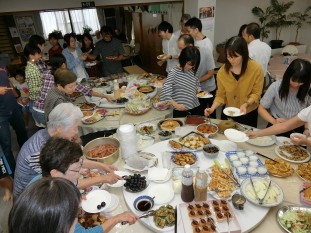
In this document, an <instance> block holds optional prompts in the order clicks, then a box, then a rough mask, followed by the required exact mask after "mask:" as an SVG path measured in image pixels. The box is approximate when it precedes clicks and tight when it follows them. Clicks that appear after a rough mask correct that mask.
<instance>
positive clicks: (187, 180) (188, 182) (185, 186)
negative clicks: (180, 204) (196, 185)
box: [181, 164, 194, 202]
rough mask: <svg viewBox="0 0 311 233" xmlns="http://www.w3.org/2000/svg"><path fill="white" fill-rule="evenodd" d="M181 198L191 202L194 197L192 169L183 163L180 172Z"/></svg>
mask: <svg viewBox="0 0 311 233" xmlns="http://www.w3.org/2000/svg"><path fill="white" fill-rule="evenodd" d="M181 199H182V200H183V201H184V202H191V201H193V199H194V190H193V171H192V170H191V169H190V165H189V164H186V165H185V168H184V170H183V172H182V187H181Z"/></svg>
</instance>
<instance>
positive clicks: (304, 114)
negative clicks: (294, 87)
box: [297, 105, 311, 127]
mask: <svg viewBox="0 0 311 233" xmlns="http://www.w3.org/2000/svg"><path fill="white" fill-rule="evenodd" d="M297 116H298V118H299V119H300V120H302V121H304V122H307V123H308V127H310V126H311V105H310V106H309V107H307V108H304V109H302V110H301V111H300V112H299V113H298V115H297Z"/></svg>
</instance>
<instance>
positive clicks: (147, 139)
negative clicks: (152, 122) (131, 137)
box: [137, 134, 155, 151]
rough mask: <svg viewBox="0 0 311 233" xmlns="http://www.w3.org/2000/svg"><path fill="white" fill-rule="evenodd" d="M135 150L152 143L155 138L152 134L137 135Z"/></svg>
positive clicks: (140, 149)
mask: <svg viewBox="0 0 311 233" xmlns="http://www.w3.org/2000/svg"><path fill="white" fill-rule="evenodd" d="M137 137H138V138H137V150H138V151H142V150H143V149H145V148H147V147H148V146H151V145H153V143H154V141H155V139H154V137H152V136H147V135H145V136H143V135H139V134H138V135H137Z"/></svg>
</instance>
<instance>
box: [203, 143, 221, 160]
mask: <svg viewBox="0 0 311 233" xmlns="http://www.w3.org/2000/svg"><path fill="white" fill-rule="evenodd" d="M219 151H220V149H219V147H218V146H216V145H215V144H206V145H204V147H203V154H204V155H205V156H206V157H208V158H215V157H217V155H218V154H219Z"/></svg>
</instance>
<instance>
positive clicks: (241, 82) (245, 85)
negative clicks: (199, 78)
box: [204, 36, 264, 127]
mask: <svg viewBox="0 0 311 233" xmlns="http://www.w3.org/2000/svg"><path fill="white" fill-rule="evenodd" d="M225 52H226V61H225V64H224V65H223V66H222V67H221V68H220V70H219V71H218V73H217V92H216V98H215V100H214V102H213V105H212V106H211V107H210V108H206V109H205V112H204V113H205V115H210V114H212V113H213V112H214V111H215V110H216V108H218V107H219V106H221V105H225V106H227V107H229V106H230V107H236V108H238V109H239V110H240V114H241V116H237V117H234V120H235V121H237V122H239V123H242V124H246V125H250V126H253V127H257V117H258V113H257V108H258V105H259V100H260V97H261V93H262V88H263V82H264V75H263V71H262V69H261V66H260V65H259V64H258V63H257V62H255V61H254V60H252V59H250V58H249V55H248V48H247V43H246V41H245V40H244V39H243V38H241V37H238V36H235V37H232V38H230V39H229V40H228V42H227V43H226V47H225ZM240 114H239V115H240ZM225 118H226V117H225V116H224V115H222V119H225Z"/></svg>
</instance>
